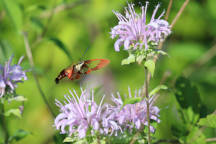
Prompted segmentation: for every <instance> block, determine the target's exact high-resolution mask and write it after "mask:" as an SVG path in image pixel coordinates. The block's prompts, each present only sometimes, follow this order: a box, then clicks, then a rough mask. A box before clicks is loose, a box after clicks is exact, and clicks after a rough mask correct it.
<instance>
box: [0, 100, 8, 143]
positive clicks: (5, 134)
mask: <svg viewBox="0 0 216 144" xmlns="http://www.w3.org/2000/svg"><path fill="white" fill-rule="evenodd" d="M0 105H1V108H0V109H1V115H0V116H1V124H2V129H3V131H4V144H8V139H9V132H8V128H7V123H6V121H5V116H4V104H0Z"/></svg>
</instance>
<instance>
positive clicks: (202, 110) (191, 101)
mask: <svg viewBox="0 0 216 144" xmlns="http://www.w3.org/2000/svg"><path fill="white" fill-rule="evenodd" d="M175 88H176V92H175V96H176V99H177V101H178V103H179V104H180V106H181V107H182V108H184V109H187V108H188V107H192V109H193V111H194V112H195V113H199V114H200V116H201V117H203V116H205V115H206V113H207V110H206V107H205V105H203V104H202V101H201V99H200V94H199V92H198V89H197V87H196V86H194V85H192V84H191V82H190V80H189V79H186V78H184V77H179V78H178V79H177V80H176V83H175Z"/></svg>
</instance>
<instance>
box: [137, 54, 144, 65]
mask: <svg viewBox="0 0 216 144" xmlns="http://www.w3.org/2000/svg"><path fill="white" fill-rule="evenodd" d="M144 58H145V56H144V55H143V54H141V55H138V56H137V58H136V61H137V62H138V64H141V63H142V61H143V60H144Z"/></svg>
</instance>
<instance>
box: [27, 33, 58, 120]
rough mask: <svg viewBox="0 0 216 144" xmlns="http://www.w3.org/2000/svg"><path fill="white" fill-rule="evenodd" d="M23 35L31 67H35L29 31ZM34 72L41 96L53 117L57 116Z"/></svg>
mask: <svg viewBox="0 0 216 144" xmlns="http://www.w3.org/2000/svg"><path fill="white" fill-rule="evenodd" d="M23 37H24V43H25V47H26V54H27V57H28V59H29V62H30V65H31V67H32V68H33V67H34V61H33V57H32V52H31V48H30V45H29V41H28V37H27V33H26V32H23ZM32 74H33V77H34V79H35V82H36V85H37V88H38V90H39V92H40V94H41V97H42V99H43V101H44V103H45V104H46V106H47V108H48V110H49V111H50V113H51V114H52V116H53V117H55V113H54V112H53V110H52V108H51V106H50V104H49V102H48V100H47V99H46V96H45V94H44V92H43V90H42V88H41V86H40V83H39V80H38V77H37V75H36V73H35V72H34V71H32Z"/></svg>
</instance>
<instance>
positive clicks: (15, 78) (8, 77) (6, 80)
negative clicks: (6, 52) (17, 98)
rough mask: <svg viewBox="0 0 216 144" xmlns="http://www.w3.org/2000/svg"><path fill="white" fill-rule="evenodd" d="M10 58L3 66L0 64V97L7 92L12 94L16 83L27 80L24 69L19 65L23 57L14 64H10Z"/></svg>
mask: <svg viewBox="0 0 216 144" xmlns="http://www.w3.org/2000/svg"><path fill="white" fill-rule="evenodd" d="M12 58H13V57H11V58H10V59H9V61H7V62H6V63H5V65H4V66H3V65H0V98H2V97H3V96H4V95H7V94H13V93H14V92H15V88H16V87H17V83H19V82H23V81H22V80H27V76H26V71H23V70H22V67H21V66H20V64H21V62H22V60H23V57H21V58H20V59H19V61H18V63H17V64H15V65H11V62H12Z"/></svg>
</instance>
